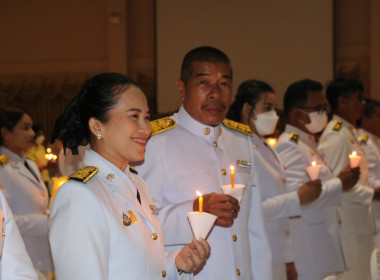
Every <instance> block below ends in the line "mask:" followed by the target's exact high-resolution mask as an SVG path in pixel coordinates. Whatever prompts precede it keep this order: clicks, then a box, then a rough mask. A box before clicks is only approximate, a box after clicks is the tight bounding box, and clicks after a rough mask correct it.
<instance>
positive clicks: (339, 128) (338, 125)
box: [333, 120, 343, 131]
mask: <svg viewBox="0 0 380 280" xmlns="http://www.w3.org/2000/svg"><path fill="white" fill-rule="evenodd" d="M342 126H343V122H342V121H341V120H337V121H336V123H335V124H334V126H333V130H335V131H340V130H341V129H342Z"/></svg>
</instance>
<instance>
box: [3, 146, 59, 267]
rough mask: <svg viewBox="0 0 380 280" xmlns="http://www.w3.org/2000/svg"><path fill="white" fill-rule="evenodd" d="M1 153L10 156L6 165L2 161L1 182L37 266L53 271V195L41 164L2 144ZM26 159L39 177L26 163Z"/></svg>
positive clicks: (27, 248) (27, 247)
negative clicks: (50, 235) (50, 203)
mask: <svg viewBox="0 0 380 280" xmlns="http://www.w3.org/2000/svg"><path fill="white" fill-rule="evenodd" d="M0 155H6V156H7V157H9V159H10V160H9V162H8V164H6V165H5V166H1V165H0V182H1V184H2V185H3V187H4V194H5V198H6V199H7V201H8V204H9V207H10V208H11V209H12V212H13V215H14V218H15V220H16V223H17V226H18V228H19V230H20V233H21V236H22V238H23V240H24V243H25V247H26V250H27V252H28V254H29V256H30V258H31V260H32V263H33V265H34V268H35V269H38V270H40V271H43V272H47V271H52V270H53V262H52V259H51V253H50V246H49V240H48V225H47V224H48V216H47V215H46V210H47V206H48V200H49V196H48V192H47V189H46V186H45V184H44V182H43V180H42V178H41V174H40V172H39V170H38V167H37V165H36V164H35V162H34V161H32V160H30V159H27V158H25V157H24V156H22V157H19V156H18V155H16V154H14V153H13V152H11V151H10V150H8V149H6V148H5V147H3V146H1V147H0ZM24 161H27V163H28V165H29V166H30V168H31V169H32V170H33V172H34V173H35V174H36V175H37V176H38V178H39V181H38V180H37V179H36V178H35V177H34V176H33V174H32V173H31V172H30V171H29V170H28V169H27V168H26V167H25V166H24Z"/></svg>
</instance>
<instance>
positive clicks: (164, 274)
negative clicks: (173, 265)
mask: <svg viewBox="0 0 380 280" xmlns="http://www.w3.org/2000/svg"><path fill="white" fill-rule="evenodd" d="M161 276H162V278H166V271H165V270H163V271H162V272H161Z"/></svg>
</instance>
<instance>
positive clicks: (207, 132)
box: [203, 127, 210, 135]
mask: <svg viewBox="0 0 380 280" xmlns="http://www.w3.org/2000/svg"><path fill="white" fill-rule="evenodd" d="M203 133H204V134H205V135H209V134H210V129H209V128H208V127H206V128H205V129H204V130H203Z"/></svg>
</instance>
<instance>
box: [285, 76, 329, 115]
mask: <svg viewBox="0 0 380 280" xmlns="http://www.w3.org/2000/svg"><path fill="white" fill-rule="evenodd" d="M321 90H323V85H322V84H321V83H320V82H317V81H313V80H310V79H304V80H301V81H298V82H294V83H292V84H291V85H290V86H289V87H288V88H287V89H286V92H285V94H284V113H285V116H286V117H287V118H289V115H290V112H291V111H292V109H293V108H295V107H301V106H303V105H305V104H306V103H307V100H308V93H309V92H314V91H321Z"/></svg>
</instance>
